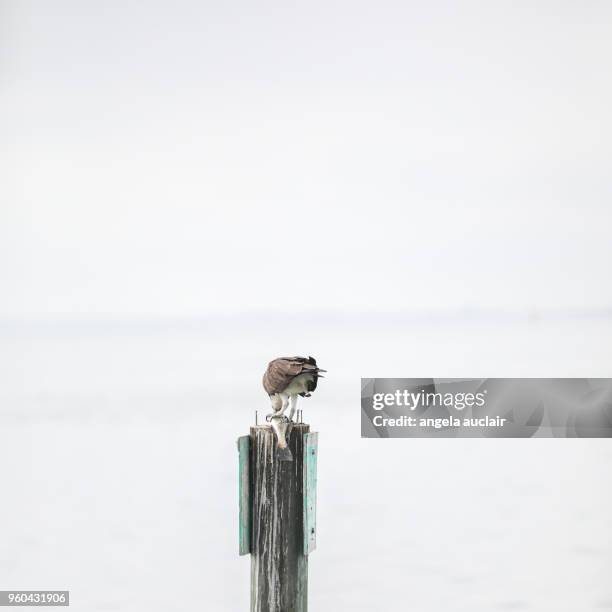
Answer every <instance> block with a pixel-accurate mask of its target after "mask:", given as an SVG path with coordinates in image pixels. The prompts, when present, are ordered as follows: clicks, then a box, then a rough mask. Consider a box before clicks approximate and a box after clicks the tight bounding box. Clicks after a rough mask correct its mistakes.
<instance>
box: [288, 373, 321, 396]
mask: <svg viewBox="0 0 612 612" xmlns="http://www.w3.org/2000/svg"><path fill="white" fill-rule="evenodd" d="M312 380H314V376H313V375H312V374H300V375H299V376H296V377H295V378H294V379H293V380H292V381H291V382H290V383H289V384H288V385H287V387H286V388H285V390H284V391H283V393H287V394H288V395H299V394H300V393H308V383H309V382H311V381H312Z"/></svg>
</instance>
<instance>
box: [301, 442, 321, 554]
mask: <svg viewBox="0 0 612 612" xmlns="http://www.w3.org/2000/svg"><path fill="white" fill-rule="evenodd" d="M318 442H319V434H318V433H307V434H304V554H305V555H308V554H309V553H311V552H312V551H313V550H314V549H315V548H316V547H317V455H318V453H319V449H318Z"/></svg>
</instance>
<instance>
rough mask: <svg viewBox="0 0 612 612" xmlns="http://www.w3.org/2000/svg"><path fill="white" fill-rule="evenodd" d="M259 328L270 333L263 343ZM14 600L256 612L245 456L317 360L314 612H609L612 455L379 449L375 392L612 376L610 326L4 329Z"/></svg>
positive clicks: (602, 446)
mask: <svg viewBox="0 0 612 612" xmlns="http://www.w3.org/2000/svg"><path fill="white" fill-rule="evenodd" d="M255 330H256V331H255ZM0 342H1V345H0V347H1V348H0V427H1V431H2V441H1V445H0V485H1V487H2V496H1V501H2V503H1V504H0V525H1V526H2V527H0V541H1V542H2V546H1V547H0V588H2V589H8V588H22V589H36V588H38V589H70V590H71V606H72V608H73V609H75V610H122V611H126V612H127V611H129V612H135V611H140V610H142V611H143V612H144V611H147V612H150V611H155V610H159V611H164V612H166V611H167V610H194V611H195V610H206V611H209V610H210V611H213V612H216V611H219V612H222V611H228V612H230V611H231V612H234V611H236V612H238V611H240V610H247V609H248V581H249V560H248V558H246V557H244V558H240V557H238V556H237V529H236V522H237V507H236V449H235V439H236V438H237V437H238V435H241V434H243V433H246V432H247V430H248V426H249V425H250V423H251V422H252V420H253V412H254V410H255V409H260V410H261V411H265V410H266V408H267V402H266V397H265V395H264V394H263V391H262V390H261V388H260V375H261V373H262V370H263V368H264V367H265V364H266V363H267V361H268V360H269V359H270V358H271V357H274V356H277V355H280V354H290V353H308V352H310V353H312V354H314V355H316V356H317V357H318V359H319V362H320V363H321V364H322V366H323V367H325V368H326V369H328V370H329V375H328V376H329V377H328V378H327V379H326V380H325V381H323V382H322V384H321V387H320V389H319V390H318V392H317V394H316V396H315V397H313V398H311V399H310V400H305V401H303V402H302V404H301V407H302V408H304V418H305V420H306V421H309V422H310V423H311V424H312V426H313V428H314V429H316V430H318V431H319V432H320V435H321V438H320V459H319V460H320V466H319V477H320V491H319V534H318V546H319V548H318V550H317V551H316V552H315V553H314V554H313V556H312V558H311V567H310V602H311V604H310V609H311V610H313V611H314V612H331V611H336V610H339V611H343V610H351V611H353V610H364V611H372V610H386V611H398V612H399V611H404V610H418V611H419V612H429V611H432V612H433V611H436V612H438V611H440V612H441V611H444V612H459V611H468V610H469V611H470V612H475V611H483V612H485V611H491V610H538V611H551V612H552V611H555V612H560V611H567V612H577V611H584V610H594V611H595V610H605V609H610V610H612V585H611V584H610V580H609V576H610V568H611V567H612V525H611V520H610V517H611V516H612V492H611V488H612V487H611V484H610V470H611V468H612V443H611V442H610V441H609V440H541V439H540V440H362V439H361V438H360V437H359V378H360V377H361V376H433V375H436V376H447V377H453V376H474V377H476V376H478V377H480V376H482V377H486V376H527V375H528V376H612V322H611V321H610V320H609V319H605V318H598V319H597V318H596V319H593V320H588V319H575V320H572V319H559V320H550V321H549V320H542V319H538V320H531V321H528V320H512V319H502V320H490V321H480V322H479V321H472V322H465V321H463V322H462V321H459V320H438V321H436V320H425V321H409V320H387V321H386V322H385V323H381V322H380V321H378V320H376V319H375V318H372V319H368V318H364V319H361V320H360V319H356V320H353V321H341V320H329V319H325V320H320V321H319V320H316V319H310V320H302V321H295V320H292V319H291V318H289V317H288V318H285V319H283V320H282V321H280V323H277V324H276V326H272V325H271V324H270V322H269V321H249V322H246V323H244V324H243V325H236V324H235V323H233V322H232V321H230V320H224V321H223V320H221V321H209V322H206V321H203V322H200V323H197V324H196V323H190V324H185V323H180V322H177V323H173V324H171V325H170V324H168V325H159V324H156V323H151V324H150V325H142V324H141V325H138V326H131V325H129V324H127V323H126V324H117V323H115V324H104V325H97V326H91V325H72V326H67V327H66V326H64V327H62V326H42V325H38V326H31V327H28V326H20V327H19V328H16V327H10V326H4V328H2V331H1V332H0Z"/></svg>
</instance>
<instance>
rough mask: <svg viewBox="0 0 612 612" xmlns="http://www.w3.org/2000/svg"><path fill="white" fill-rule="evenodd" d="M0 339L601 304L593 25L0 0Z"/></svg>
mask: <svg viewBox="0 0 612 612" xmlns="http://www.w3.org/2000/svg"><path fill="white" fill-rule="evenodd" d="M0 41H1V42H0V53H1V58H2V59H1V61H0V94H1V98H0V105H1V108H0V134H1V136H0V168H1V170H0V172H1V173H2V178H1V180H0V288H1V289H0V316H5V317H13V316H34V317H40V316H43V317H44V316H53V315H61V316H71V315H75V316H89V315H93V316H104V315H114V316H123V315H131V316H133V315H137V316H138V315H144V316H154V315H173V316H181V315H200V314H206V313H214V312H221V311H228V310H230V311H237V312H239V311H247V310H251V311H256V310H259V309H264V310H265V309H272V310H287V309H290V308H297V309H301V310H305V309H309V308H314V309H320V310H342V311H355V312H357V311H363V310H367V309H376V310H388V309H392V310H399V309H408V310H422V309H427V308H436V309H455V308H464V307H476V308H485V309H486V308H490V309H523V308H527V309H530V308H544V309H545V308H562V309H563V308H568V309H569V308H599V307H609V306H610V305H612V283H610V281H609V277H610V263H611V262H612V239H611V226H612V223H611V221H612V179H611V178H610V176H611V173H610V164H611V161H612V144H611V141H612V113H610V108H612V79H611V77H610V75H611V74H612V4H610V3H609V2H607V1H601V2H594V1H591V2H590V1H588V0H587V1H580V2H578V1H574V2H568V1H565V2H564V1H555V2H552V1H551V2H546V1H525V2H521V1H518V2H517V1H513V2H490V1H479V2H465V1H464V2H435V1H434V2H405V1H402V2H388V1H382V2H368V3H366V2H359V1H354V0H351V1H350V2H349V1H336V0H325V1H319V0H310V1H309V2H301V3H294V2H286V1H283V2H280V1H274V2H257V3H254V2H244V1H242V2H233V3H232V2H206V1H200V2H180V1H179V2H176V1H175V2H136V1H132V0H130V1H126V0H122V1H117V2H112V1H106V2H101V1H98V2H83V1H79V2H77V1H61V0H57V1H55V2H46V1H42V0H41V1H30V2H28V1H27V0H19V1H17V0H15V1H12V2H11V1H7V0H0Z"/></svg>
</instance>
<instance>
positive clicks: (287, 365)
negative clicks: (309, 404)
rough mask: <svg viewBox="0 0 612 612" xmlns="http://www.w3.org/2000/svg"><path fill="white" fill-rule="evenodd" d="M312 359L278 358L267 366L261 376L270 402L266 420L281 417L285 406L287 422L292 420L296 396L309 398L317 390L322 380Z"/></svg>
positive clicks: (314, 360)
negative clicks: (319, 380) (288, 407)
mask: <svg viewBox="0 0 612 612" xmlns="http://www.w3.org/2000/svg"><path fill="white" fill-rule="evenodd" d="M319 372H326V370H322V369H321V368H318V367H317V361H316V359H315V358H314V357H279V358H278V359H274V360H273V361H271V362H270V363H269V364H268V369H267V370H266V373H265V374H264V376H263V387H264V389H265V390H266V393H267V394H268V395H269V396H270V400H271V401H272V411H273V412H272V413H271V414H269V415H268V416H267V417H266V419H267V420H270V419H271V418H272V417H280V416H283V413H284V412H285V410H286V409H287V406H289V405H291V408H290V409H289V420H290V421H291V420H292V419H293V415H294V414H295V408H296V406H297V398H298V395H301V396H302V397H310V394H311V393H312V392H313V391H314V390H315V389H316V388H317V380H318V379H319V378H324V376H322V375H321V374H319Z"/></svg>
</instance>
